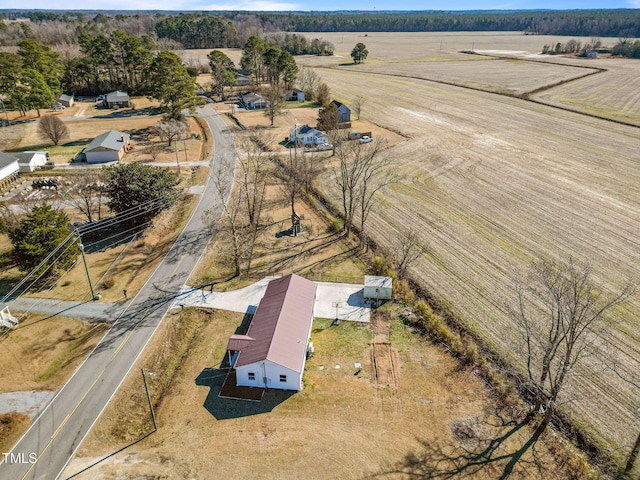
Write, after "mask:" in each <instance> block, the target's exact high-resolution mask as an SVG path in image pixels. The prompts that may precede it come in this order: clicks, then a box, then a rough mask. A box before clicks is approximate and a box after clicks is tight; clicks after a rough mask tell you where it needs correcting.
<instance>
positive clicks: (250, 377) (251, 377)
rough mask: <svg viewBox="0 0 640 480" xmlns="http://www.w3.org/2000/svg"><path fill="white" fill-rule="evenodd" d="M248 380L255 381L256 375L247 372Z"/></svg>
mask: <svg viewBox="0 0 640 480" xmlns="http://www.w3.org/2000/svg"><path fill="white" fill-rule="evenodd" d="M248 375H249V380H255V379H256V374H255V373H254V372H249V373H248Z"/></svg>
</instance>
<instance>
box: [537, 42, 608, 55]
mask: <svg viewBox="0 0 640 480" xmlns="http://www.w3.org/2000/svg"><path fill="white" fill-rule="evenodd" d="M601 47H602V42H601V41H600V39H598V38H592V39H591V41H590V42H588V43H584V44H583V43H581V42H579V41H578V40H575V39H571V40H569V41H568V42H566V43H560V42H558V43H556V44H555V45H553V44H551V45H544V46H543V47H542V54H543V55H562V54H577V55H583V56H585V55H587V54H589V53H590V52H593V51H595V50H598V49H599V48H601Z"/></svg>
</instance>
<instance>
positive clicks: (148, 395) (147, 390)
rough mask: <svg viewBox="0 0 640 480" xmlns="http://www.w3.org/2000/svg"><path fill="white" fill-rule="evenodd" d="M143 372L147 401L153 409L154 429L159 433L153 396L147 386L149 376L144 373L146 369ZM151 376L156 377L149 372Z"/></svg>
mask: <svg viewBox="0 0 640 480" xmlns="http://www.w3.org/2000/svg"><path fill="white" fill-rule="evenodd" d="M141 370H142V380H143V381H144V389H145V391H146V392H147V400H148V401H149V408H150V409H151V418H152V420H153V428H154V430H155V431H158V424H157V422H156V412H154V411H153V403H151V394H150V393H149V386H148V385H147V375H146V374H145V372H144V368H142V369H141ZM149 375H151V376H155V373H153V372H149Z"/></svg>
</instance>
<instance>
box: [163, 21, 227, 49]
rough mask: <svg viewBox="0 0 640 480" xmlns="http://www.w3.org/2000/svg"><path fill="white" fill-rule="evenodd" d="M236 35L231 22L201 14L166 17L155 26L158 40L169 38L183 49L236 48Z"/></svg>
mask: <svg viewBox="0 0 640 480" xmlns="http://www.w3.org/2000/svg"><path fill="white" fill-rule="evenodd" d="M236 33H237V31H236V27H235V25H234V24H233V22H232V21H225V20H223V19H221V18H219V17H214V16H210V15H202V14H180V15H177V16H175V17H166V18H163V19H162V20H160V21H159V22H158V23H157V24H156V34H157V35H158V38H169V39H171V40H174V41H176V42H179V43H180V44H181V45H182V46H183V47H184V48H224V47H238V46H239V45H238V43H237V42H238V37H237V35H236Z"/></svg>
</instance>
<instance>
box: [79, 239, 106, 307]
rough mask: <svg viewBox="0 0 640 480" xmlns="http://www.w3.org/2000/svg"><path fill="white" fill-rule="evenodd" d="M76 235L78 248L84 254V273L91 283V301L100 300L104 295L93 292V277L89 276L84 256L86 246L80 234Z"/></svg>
mask: <svg viewBox="0 0 640 480" xmlns="http://www.w3.org/2000/svg"><path fill="white" fill-rule="evenodd" d="M76 235H78V246H79V247H80V252H81V253H82V262H83V263H84V271H85V272H87V280H88V281H89V289H90V290H91V300H100V299H101V298H102V295H100V294H99V293H95V292H94V291H93V284H92V283H91V277H90V276H89V267H88V266H87V258H86V257H85V256H84V245H83V244H82V238H81V237H80V234H79V233H78V232H77V231H76Z"/></svg>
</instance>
